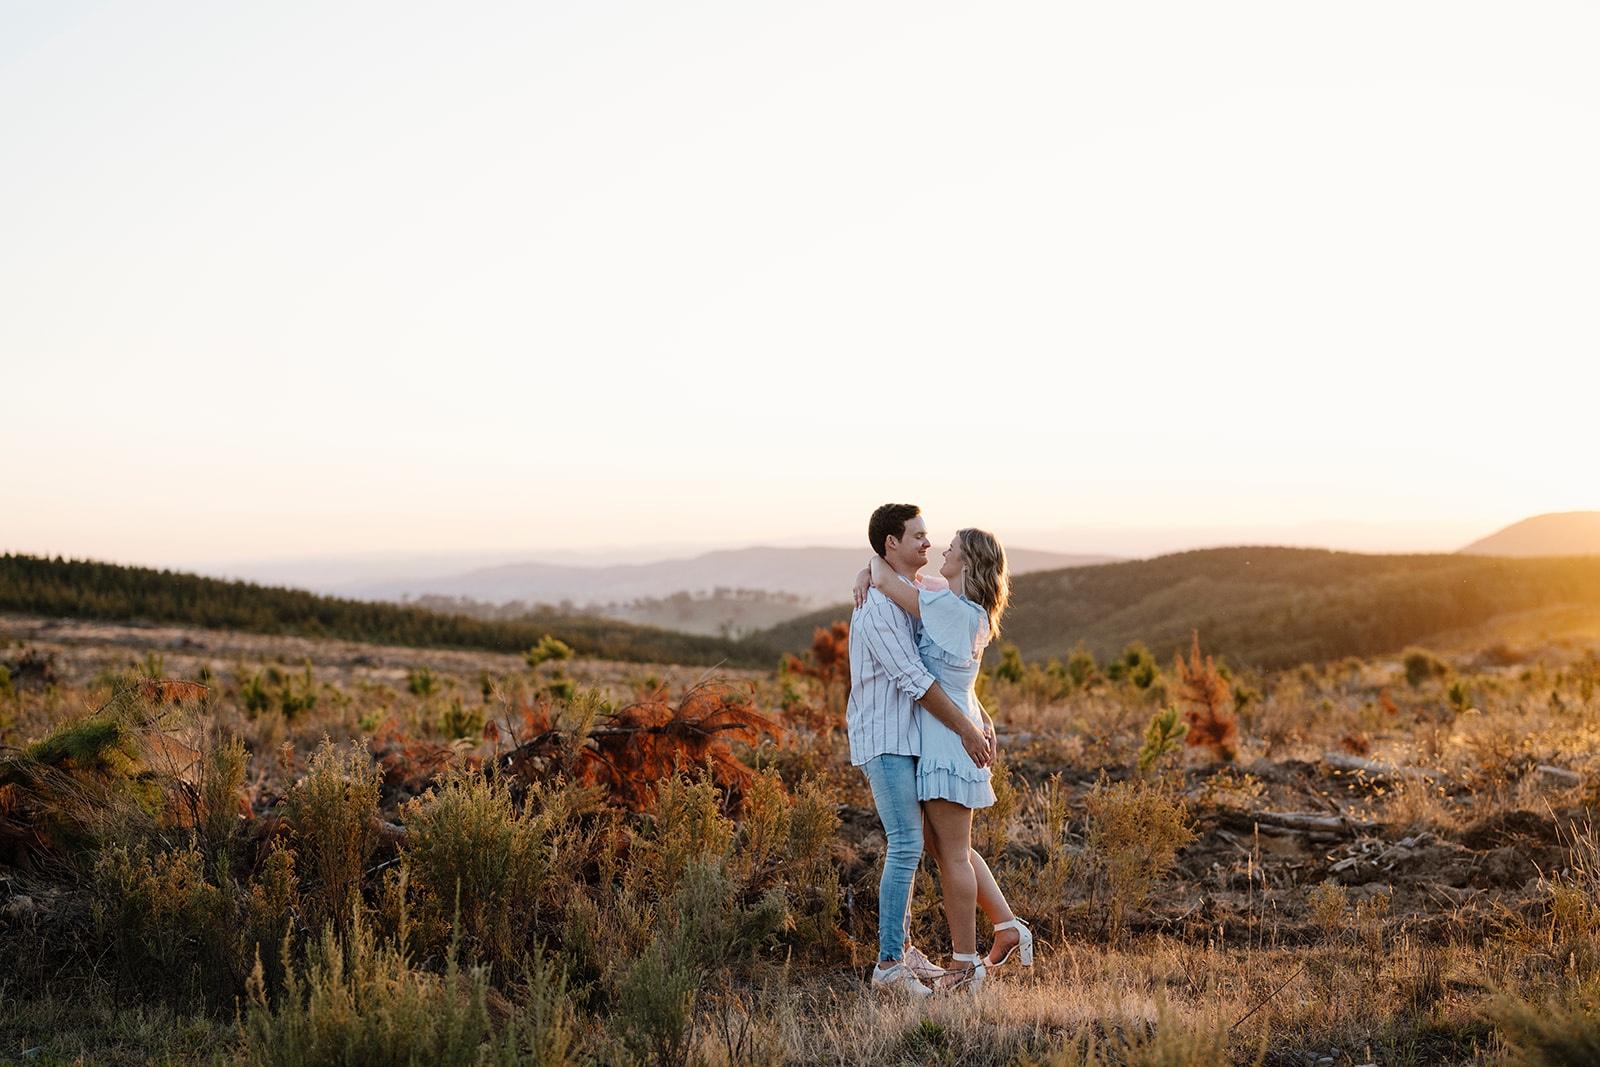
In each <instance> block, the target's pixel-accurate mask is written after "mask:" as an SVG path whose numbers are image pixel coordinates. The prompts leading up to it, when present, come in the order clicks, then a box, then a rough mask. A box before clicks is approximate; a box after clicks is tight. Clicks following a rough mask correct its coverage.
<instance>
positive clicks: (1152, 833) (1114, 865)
mask: <svg viewBox="0 0 1600 1067" xmlns="http://www.w3.org/2000/svg"><path fill="white" fill-rule="evenodd" d="M1084 809H1085V812H1086V822H1087V829H1086V832H1085V843H1084V851H1083V857H1082V862H1083V866H1084V868H1085V870H1084V873H1085V874H1086V875H1087V876H1088V879H1089V883H1090V900H1091V906H1092V907H1094V908H1097V909H1098V910H1099V911H1100V913H1101V918H1100V930H1101V931H1102V932H1107V933H1108V934H1109V936H1111V937H1112V938H1115V937H1116V936H1117V935H1118V934H1119V933H1120V931H1121V929H1122V926H1123V922H1124V920H1125V918H1126V916H1127V914H1128V913H1129V912H1130V911H1134V910H1137V909H1138V908H1140V907H1142V906H1143V905H1144V902H1145V900H1146V899H1147V898H1148V897H1149V896H1150V893H1151V891H1152V890H1153V889H1154V888H1155V886H1156V884H1157V883H1158V882H1160V881H1161V880H1162V879H1163V878H1165V877H1166V875H1167V873H1168V872H1169V871H1170V870H1171V869H1172V866H1173V863H1174V861H1175V860H1176V859H1177V855H1178V850H1179V849H1180V848H1182V847H1183V846H1184V845H1186V844H1188V843H1189V842H1190V841H1191V840H1193V839H1194V834H1192V833H1191V832H1190V831H1189V827H1188V815H1189V813H1188V808H1187V807H1186V806H1185V805H1184V803H1183V801H1182V800H1180V799H1177V798H1176V797H1174V796H1172V795H1171V794H1170V793H1169V792H1168V791H1167V790H1165V789H1162V788H1160V787H1158V786H1156V785H1153V784H1151V783H1150V782H1147V781H1145V780H1143V779H1134V780H1132V781H1127V782H1118V783H1116V784H1114V785H1108V784H1107V782H1106V780H1105V779H1104V778H1103V777H1102V778H1101V780H1100V781H1098V782H1096V783H1095V787H1094V788H1093V789H1092V790H1090V791H1089V794H1088V796H1086V797H1085V798H1084Z"/></svg>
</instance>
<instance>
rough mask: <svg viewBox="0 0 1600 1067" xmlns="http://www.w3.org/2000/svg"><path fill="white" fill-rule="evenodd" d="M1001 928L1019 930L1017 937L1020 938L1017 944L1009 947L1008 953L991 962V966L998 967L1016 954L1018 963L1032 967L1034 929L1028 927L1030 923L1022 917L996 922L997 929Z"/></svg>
mask: <svg viewBox="0 0 1600 1067" xmlns="http://www.w3.org/2000/svg"><path fill="white" fill-rule="evenodd" d="M1000 930H1015V931H1016V932H1017V937H1018V938H1020V940H1019V941H1018V942H1017V943H1016V944H1015V945H1012V946H1011V947H1010V948H1009V949H1007V950H1006V954H1005V955H1004V956H1001V957H1000V958H999V959H997V960H995V961H994V962H993V963H992V964H990V966H991V967H998V966H1000V965H1001V964H1002V963H1004V962H1006V961H1007V960H1009V959H1010V958H1011V957H1012V955H1013V954H1014V955H1016V957H1017V962H1018V963H1020V964H1022V965H1023V966H1024V967H1032V966H1033V931H1032V930H1029V929H1028V924H1027V923H1025V922H1023V921H1022V920H1021V919H1011V920H1009V921H1008V922H1003V923H996V924H995V931H996V932H998V931H1000Z"/></svg>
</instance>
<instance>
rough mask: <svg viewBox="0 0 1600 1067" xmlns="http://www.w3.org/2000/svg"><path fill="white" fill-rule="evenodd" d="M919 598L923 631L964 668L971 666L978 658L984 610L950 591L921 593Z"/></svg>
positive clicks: (925, 591) (924, 591)
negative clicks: (980, 627)
mask: <svg viewBox="0 0 1600 1067" xmlns="http://www.w3.org/2000/svg"><path fill="white" fill-rule="evenodd" d="M917 599H918V601H919V602H920V603H921V605H922V632H923V633H924V634H926V635H927V636H928V638H929V639H930V640H932V641H933V643H934V644H936V645H938V646H939V648H940V650H942V651H943V652H945V653H947V654H949V655H950V656H953V657H955V659H956V661H957V662H958V663H960V664H962V665H963V666H964V665H966V664H968V663H971V662H972V660H973V657H974V656H975V655H976V651H975V650H976V646H977V641H978V627H979V626H980V625H981V624H982V621H983V609H982V608H980V607H978V606H977V605H976V604H974V603H972V602H971V601H970V600H963V599H961V598H960V597H958V596H956V595H955V594H954V593H952V592H950V591H949V590H948V589H942V590H939V591H937V592H930V591H929V590H926V589H924V590H923V591H922V592H920V593H918V594H917Z"/></svg>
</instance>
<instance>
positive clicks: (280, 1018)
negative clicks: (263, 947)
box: [239, 913, 520, 1067]
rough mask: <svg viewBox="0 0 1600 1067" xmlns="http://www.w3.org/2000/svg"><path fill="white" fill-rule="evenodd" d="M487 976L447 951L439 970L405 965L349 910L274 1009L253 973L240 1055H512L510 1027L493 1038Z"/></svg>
mask: <svg viewBox="0 0 1600 1067" xmlns="http://www.w3.org/2000/svg"><path fill="white" fill-rule="evenodd" d="M488 1004H489V978H488V972H487V971H486V970H484V969H483V968H477V967H474V968H470V969H468V970H466V971H464V972H463V971H462V970H461V969H460V966H459V965H458V964H457V962H456V956H455V954H454V953H453V952H452V953H451V954H450V956H449V959H448V960H447V962H446V967H445V972H444V974H442V975H438V974H430V973H428V972H426V971H421V970H418V969H416V968H414V967H412V966H411V965H410V963H409V961H408V960H407V959H406V957H405V955H404V953H402V952H401V951H400V950H399V949H398V948H396V947H395V946H394V945H392V944H388V943H379V941H378V940H377V939H376V938H375V937H374V936H373V934H372V931H371V930H370V928H369V927H368V926H367V925H366V923H365V922H363V921H362V920H361V918H360V914H359V913H356V915H355V916H354V917H353V919H352V921H351V923H350V926H349V929H348V931H347V933H346V935H345V936H343V937H339V936H336V935H335V933H334V931H333V928H332V927H331V926H329V927H327V928H325V929H324V931H323V934H322V937H321V939H320V940H318V941H317V942H315V943H314V944H313V945H312V946H311V948H310V951H309V953H308V955H307V958H306V962H305V964H304V966H303V967H302V966H296V967H291V968H290V969H289V971H288V974H287V975H286V978H285V981H284V989H283V993H282V995H281V996H280V997H278V998H277V1004H276V1007H274V1005H273V1004H272V1003H271V1002H270V1001H269V998H268V996H267V990H266V985H265V982H264V981H263V980H262V977H261V973H260V971H257V972H256V974H255V975H254V976H252V978H251V981H250V1001H249V1005H248V1007H247V1008H246V1011H245V1016H244V1019H243V1020H242V1023H241V1029H242V1039H243V1048H242V1049H241V1055H240V1057H239V1058H240V1060H241V1061H242V1062H244V1063H248V1064H252V1065H255V1067H320V1065H328V1067H334V1065H338V1067H350V1065H367V1064H371V1065H373V1067H378V1065H388V1064H395V1065H399V1064H408V1065H415V1067H425V1065H426V1067H433V1065H440V1067H454V1065H461V1067H477V1065H480V1064H485V1063H507V1064H509V1063H514V1062H517V1060H518V1055H517V1053H518V1048H517V1042H518V1037H519V1036H520V1035H519V1033H518V1031H517V1029H516V1028H507V1029H506V1031H505V1032H504V1033H503V1034H502V1035H501V1036H500V1037H498V1038H497V1037H496V1036H495V1034H494V1031H493V1029H492V1027H491V1025H490V1020H489V1006H488Z"/></svg>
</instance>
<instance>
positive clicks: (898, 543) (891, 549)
mask: <svg viewBox="0 0 1600 1067" xmlns="http://www.w3.org/2000/svg"><path fill="white" fill-rule="evenodd" d="M929 547H931V544H930V542H929V541H928V524H927V523H926V522H924V521H923V520H922V516H921V515H918V516H917V517H916V518H914V519H907V520H906V529H905V533H904V534H903V535H901V536H900V537H890V538H888V539H887V540H886V541H885V542H884V551H883V557H884V559H886V560H888V561H889V563H890V564H891V565H893V566H895V567H896V568H897V569H899V570H916V569H917V568H919V567H921V566H922V565H923V564H924V563H926V562H928V549H929Z"/></svg>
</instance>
